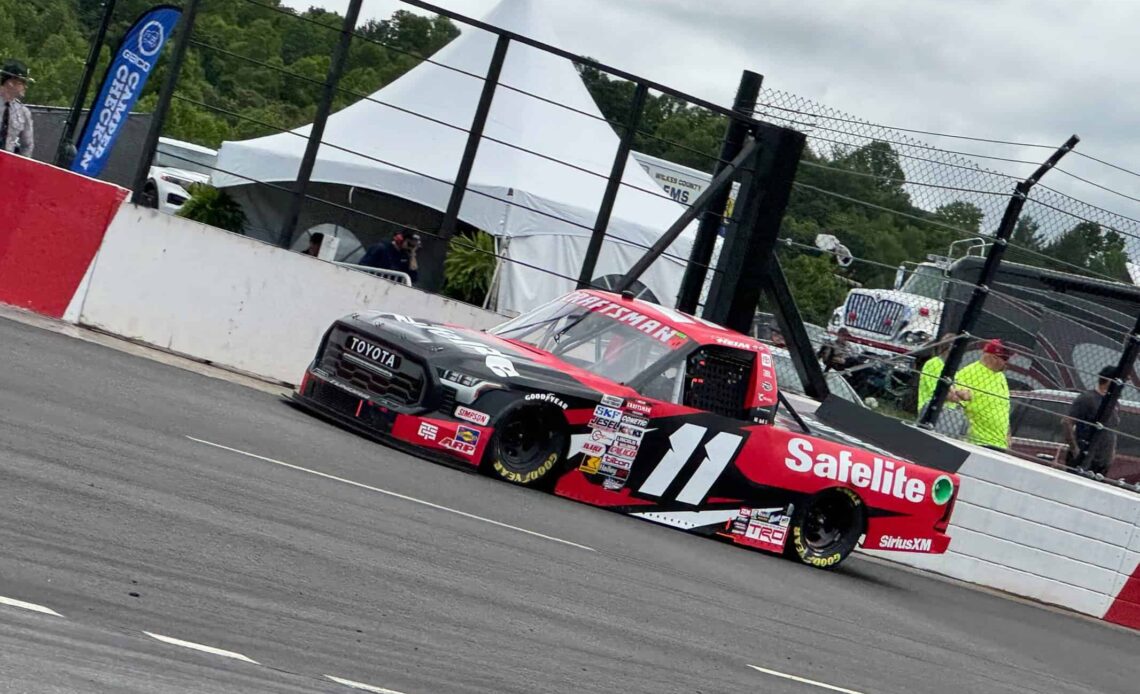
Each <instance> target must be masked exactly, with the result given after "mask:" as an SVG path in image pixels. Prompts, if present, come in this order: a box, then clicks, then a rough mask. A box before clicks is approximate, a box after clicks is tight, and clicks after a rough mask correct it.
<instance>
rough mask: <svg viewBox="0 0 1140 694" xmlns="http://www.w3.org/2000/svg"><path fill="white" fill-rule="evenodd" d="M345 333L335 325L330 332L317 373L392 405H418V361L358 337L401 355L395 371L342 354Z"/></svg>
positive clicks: (420, 373) (420, 387)
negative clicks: (331, 377)
mask: <svg viewBox="0 0 1140 694" xmlns="http://www.w3.org/2000/svg"><path fill="white" fill-rule="evenodd" d="M349 334H351V333H350V331H349V330H347V329H345V328H342V327H339V326H338V327H337V328H335V329H334V330H333V334H332V335H331V336H330V337H329V341H328V346H327V347H326V348H325V352H324V354H323V355H322V356H321V363H320V367H321V370H323V371H325V372H326V373H330V374H332V375H333V376H335V377H336V378H337V379H338V380H340V381H343V382H344V383H346V384H348V385H350V386H352V387H354V388H356V389H358V390H360V391H363V392H365V393H368V394H369V395H370V396H372V397H373V398H375V399H377V400H386V401H388V402H390V403H392V404H395V405H416V404H419V402H420V401H421V399H422V398H423V394H424V369H423V367H422V366H421V365H420V364H419V362H416V361H412V360H411V359H409V358H408V357H407V355H404V354H402V353H401V352H400V350H398V349H396V348H395V347H394V346H393V345H391V344H388V343H385V342H384V341H383V340H378V339H376V338H375V337H372V336H368V335H361V337H362V338H363V339H366V340H368V341H369V342H373V343H376V344H381V345H383V346H384V347H385V348H387V349H389V350H391V351H393V352H396V353H400V354H401V356H402V359H401V360H400V365H399V367H397V368H396V369H386V368H384V367H382V366H379V365H376V364H372V363H371V362H369V361H368V359H366V358H364V357H360V356H358V355H356V354H351V353H347V352H346V351H345V348H344V343H345V340H346V339H347V338H348V336H349Z"/></svg>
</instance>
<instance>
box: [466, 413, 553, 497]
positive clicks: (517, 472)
mask: <svg viewBox="0 0 1140 694" xmlns="http://www.w3.org/2000/svg"><path fill="white" fill-rule="evenodd" d="M569 440H570V436H569V434H568V433H567V425H566V418H565V417H563V416H562V412H561V410H559V409H558V408H556V407H553V406H551V405H546V404H538V403H535V402H520V403H516V404H515V405H512V406H510V407H508V408H507V409H506V410H505V411H504V412H503V413H502V414H501V415H499V416H498V417H497V418H496V419H495V433H494V435H493V436H492V438H491V443H490V445H489V446H488V447H487V459H486V467H487V470H488V472H489V473H491V474H493V475H495V476H497V477H501V478H502V479H504V480H506V481H508V482H512V483H514V484H520V485H524V486H528V487H538V486H542V485H545V484H549V483H550V482H552V481H553V480H554V479H556V478H557V476H558V472H559V471H560V470H561V468H562V463H563V461H565V460H566V449H567V447H568V443H569Z"/></svg>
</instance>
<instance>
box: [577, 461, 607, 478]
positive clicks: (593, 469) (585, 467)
mask: <svg viewBox="0 0 1140 694" xmlns="http://www.w3.org/2000/svg"><path fill="white" fill-rule="evenodd" d="M601 464H602V459H601V458H599V457H597V456H589V457H587V458H586V459H585V460H583V461H582V464H581V465H579V466H578V469H579V470H581V471H582V472H584V473H586V474H587V475H596V474H598V467H599V466H600V465H601Z"/></svg>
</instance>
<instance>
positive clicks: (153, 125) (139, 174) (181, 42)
mask: <svg viewBox="0 0 1140 694" xmlns="http://www.w3.org/2000/svg"><path fill="white" fill-rule="evenodd" d="M189 3H190V4H189V5H188V6H187V8H186V12H185V13H183V15H182V19H181V22H182V29H181V30H178V36H177V37H176V38H175V44H174V54H173V55H172V56H171V57H170V67H169V70H170V72H168V73H167V75H166V81H165V82H164V83H163V85H162V91H161V92H159V95H158V103H157V104H155V107H154V113H152V114H151V116H150V128H149V129H148V130H147V133H146V141H145V142H143V147H142V154H141V155H139V163H138V166H137V168H136V169H135V181H134V187H133V189H134V194H133V195H132V196H131V202H133V203H135V204H136V205H137V204H140V203H141V202H142V200H143V190H144V189H145V188H146V181H147V178H148V177H149V176H150V165H151V162H153V161H154V151H155V150H156V149H158V138H159V136H160V135H162V126H163V124H164V123H165V122H166V114H167V112H168V111H169V110H170V100H171V99H172V98H174V88H175V87H176V86H178V75H179V73H180V72H182V63H183V62H184V61H185V60H186V49H187V48H188V47H189V45H190V37H191V35H193V33H194V21H195V20H196V19H197V18H198V5H200V4H201V0H189Z"/></svg>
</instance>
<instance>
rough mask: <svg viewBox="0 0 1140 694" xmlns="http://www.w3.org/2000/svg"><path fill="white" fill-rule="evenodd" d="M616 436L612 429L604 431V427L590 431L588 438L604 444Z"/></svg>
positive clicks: (611, 441)
mask: <svg viewBox="0 0 1140 694" xmlns="http://www.w3.org/2000/svg"><path fill="white" fill-rule="evenodd" d="M616 438H617V434H616V433H614V432H612V431H605V430H604V429H594V431H592V432H591V433H590V440H591V441H597V442H599V443H603V444H606V445H609V444H611V443H613V442H614V439H616Z"/></svg>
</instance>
